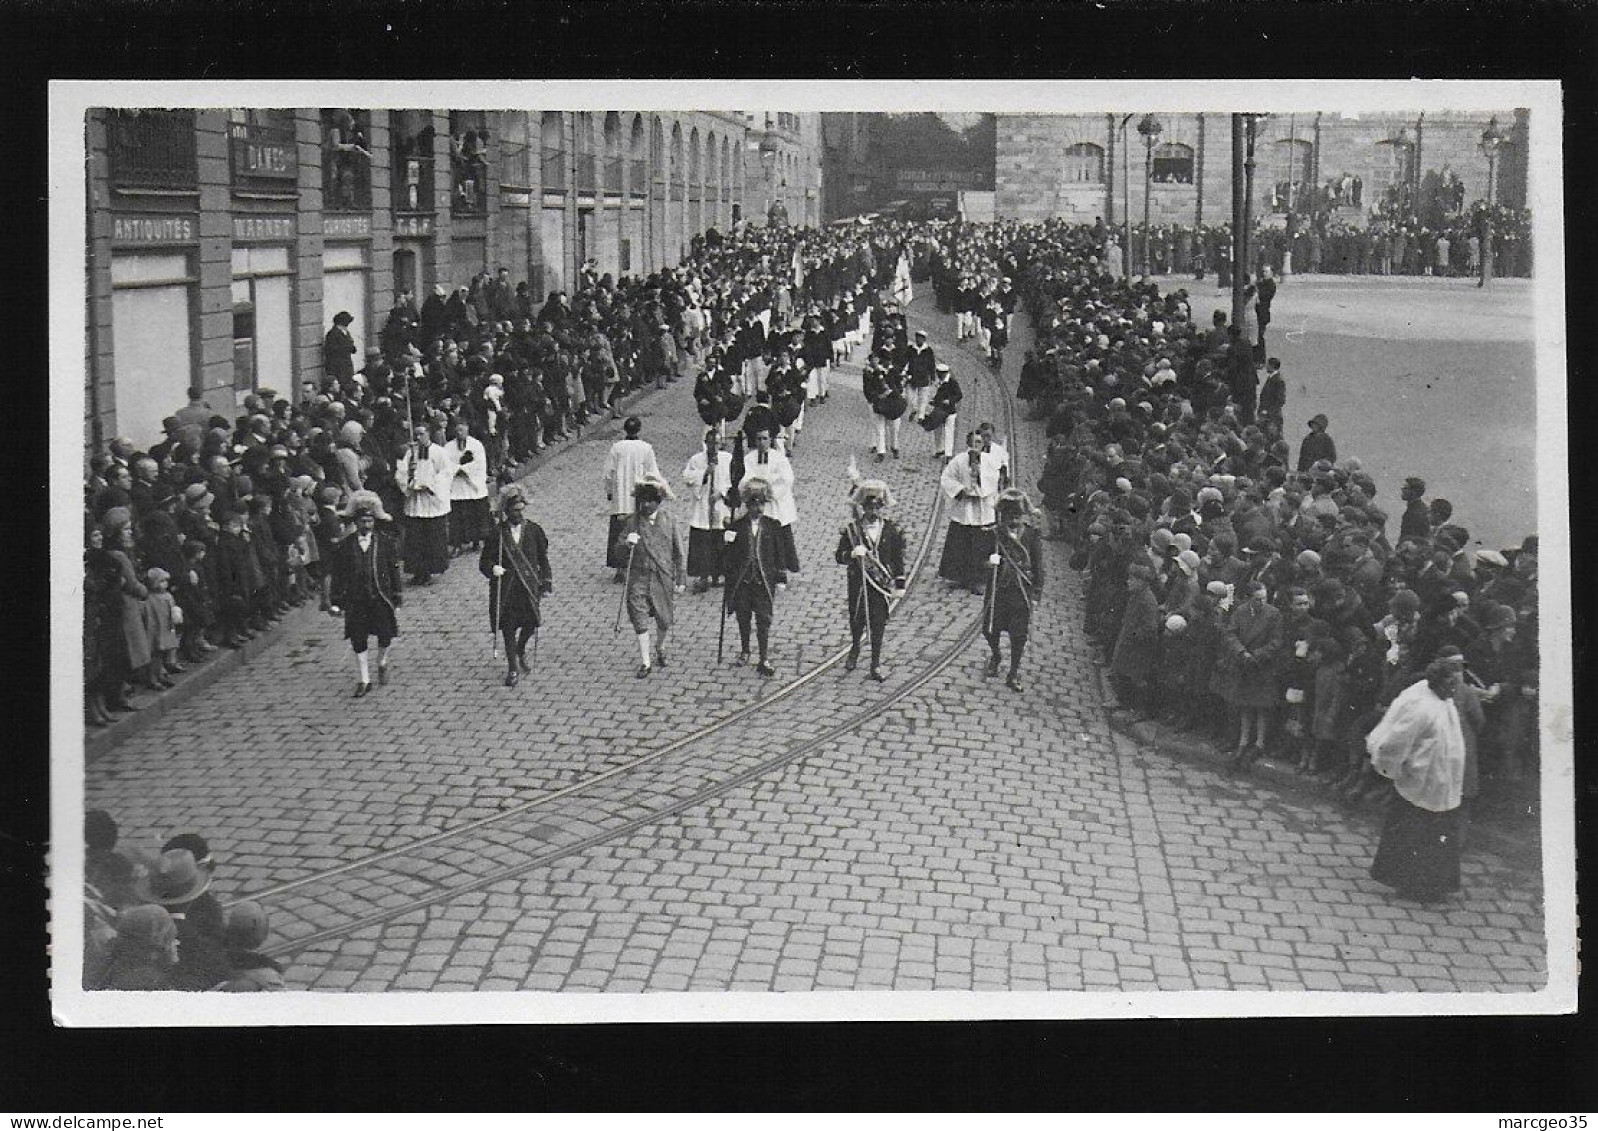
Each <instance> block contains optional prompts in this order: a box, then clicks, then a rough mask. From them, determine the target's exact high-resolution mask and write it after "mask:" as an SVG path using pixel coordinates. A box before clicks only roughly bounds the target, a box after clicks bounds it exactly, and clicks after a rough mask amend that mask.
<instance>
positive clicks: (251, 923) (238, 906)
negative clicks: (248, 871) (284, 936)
mask: <svg viewBox="0 0 1598 1131" xmlns="http://www.w3.org/2000/svg"><path fill="white" fill-rule="evenodd" d="M267 930H268V927H267V920H266V908H264V907H262V906H261V905H260V904H259V903H256V902H255V901H254V900H252V899H246V900H244V901H243V902H240V903H235V904H234V905H233V906H232V907H230V908H228V912H227V926H226V927H224V928H223V930H222V937H223V939H224V941H226V943H227V945H228V946H229V947H230V948H232V949H234V950H254V949H256V948H257V947H259V946H260V945H261V944H262V943H264V942H266V936H267Z"/></svg>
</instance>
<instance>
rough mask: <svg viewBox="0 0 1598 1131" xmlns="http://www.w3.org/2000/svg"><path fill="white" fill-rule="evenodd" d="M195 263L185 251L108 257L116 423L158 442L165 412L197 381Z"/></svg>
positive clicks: (138, 438)
mask: <svg viewBox="0 0 1598 1131" xmlns="http://www.w3.org/2000/svg"><path fill="white" fill-rule="evenodd" d="M197 282H198V279H197V278H196V276H195V272H194V264H193V262H192V260H191V259H190V257H189V255H187V254H185V253H181V252H180V253H162V254H137V255H117V256H114V257H113V258H112V260H111V286H112V292H111V340H112V342H113V343H114V344H115V351H116V352H115V355H114V357H113V359H112V378H113V381H114V392H113V397H114V404H115V408H116V429H117V431H118V432H120V433H122V434H123V435H124V436H128V437H131V438H132V439H133V441H134V443H136V444H139V445H141V446H142V445H144V444H148V443H154V442H155V440H156V439H157V438H159V437H160V435H161V419H162V418H163V417H164V416H166V415H167V414H168V413H170V412H174V411H175V410H176V409H178V408H179V407H181V406H182V405H183V404H184V403H185V402H186V400H187V393H188V389H189V387H190V386H191V385H192V384H193V383H194V377H195V366H194V345H193V333H194V325H195V311H194V308H195V305H196V300H197V298H198V291H197V289H196V285H195V284H196V283H197Z"/></svg>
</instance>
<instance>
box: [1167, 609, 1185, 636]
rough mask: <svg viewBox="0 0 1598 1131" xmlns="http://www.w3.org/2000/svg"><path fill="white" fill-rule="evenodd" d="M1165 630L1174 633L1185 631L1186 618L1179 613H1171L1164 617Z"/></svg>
mask: <svg viewBox="0 0 1598 1131" xmlns="http://www.w3.org/2000/svg"><path fill="white" fill-rule="evenodd" d="M1165 631H1166V632H1169V633H1171V634H1172V635H1175V634H1176V633H1179V632H1186V631H1187V618H1186V617H1184V616H1183V615H1182V614H1181V613H1172V614H1171V615H1170V616H1168V617H1166V618H1165Z"/></svg>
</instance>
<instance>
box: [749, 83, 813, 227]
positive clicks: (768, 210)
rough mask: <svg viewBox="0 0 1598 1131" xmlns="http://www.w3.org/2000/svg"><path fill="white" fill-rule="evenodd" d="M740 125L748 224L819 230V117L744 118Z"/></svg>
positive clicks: (769, 114)
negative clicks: (742, 128) (742, 126)
mask: <svg viewBox="0 0 1598 1131" xmlns="http://www.w3.org/2000/svg"><path fill="white" fill-rule="evenodd" d="M744 120H745V124H746V127H747V129H746V132H745V138H746V140H745V143H744V144H745V150H746V152H745V154H744V176H745V181H744V200H745V201H746V202H747V205H746V206H747V208H748V210H749V219H750V221H751V222H752V223H756V224H763V223H766V222H767V221H768V220H769V219H771V218H772V217H773V215H775V216H776V218H777V219H779V220H785V221H786V222H787V223H790V224H793V225H794V226H796V227H806V228H813V227H816V226H817V225H819V224H820V223H821V204H822V200H821V194H822V175H821V170H822V143H821V115H820V114H794V113H789V112H788V111H785V110H771V111H758V112H755V113H748V114H745V115H744ZM774 209H775V213H774V211H773V210H774Z"/></svg>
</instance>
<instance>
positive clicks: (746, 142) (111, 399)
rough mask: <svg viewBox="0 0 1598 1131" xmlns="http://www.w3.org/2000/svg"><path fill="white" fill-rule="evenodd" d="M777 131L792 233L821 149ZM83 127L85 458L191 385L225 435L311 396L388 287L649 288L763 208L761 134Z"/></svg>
mask: <svg viewBox="0 0 1598 1131" xmlns="http://www.w3.org/2000/svg"><path fill="white" fill-rule="evenodd" d="M773 117H774V118H775V117H776V116H775V115H773ZM811 117H815V116H814V115H812V116H811ZM783 118H784V120H785V121H786V120H787V119H789V118H793V119H795V121H796V126H795V128H793V129H791V130H782V129H776V130H775V133H776V134H777V136H776V137H775V138H773V139H772V142H771V144H773V145H774V146H775V147H776V159H775V161H774V162H773V167H774V173H775V176H774V177H773V178H772V181H773V183H774V184H775V186H776V191H775V193H774V194H773V195H772V196H771V198H770V199H781V200H784V201H785V203H786V205H787V207H788V210H789V215H790V217H792V218H793V219H794V222H796V223H802V222H804V221H805V219H806V218H807V217H809V218H810V221H811V222H814V221H815V217H816V216H819V187H820V186H819V170H820V156H819V151H820V139H819V126H817V127H816V128H815V129H814V130H810V131H807V130H806V129H805V128H804V127H803V116H795V115H786V114H784V115H783ZM85 126H86V142H87V159H88V221H89V223H88V247H87V249H86V251H87V255H86V271H87V283H88V301H87V310H86V329H87V334H86V338H85V351H86V352H85V361H86V373H87V387H86V393H87V411H86V418H85V440H86V442H87V443H88V444H90V445H91V446H97V445H99V444H100V443H102V442H103V441H104V440H105V439H108V438H109V437H111V436H114V435H119V434H120V435H126V436H128V437H130V438H132V439H134V440H135V441H138V442H141V443H148V442H152V441H154V440H156V439H158V438H159V437H160V434H161V428H160V422H161V419H162V418H163V417H165V416H167V415H170V414H171V413H172V412H173V411H175V410H176V409H178V408H180V407H182V406H183V404H184V403H185V402H186V393H187V390H188V389H189V388H190V387H191V386H193V387H198V388H199V389H201V390H202V391H203V393H204V395H205V399H206V403H208V404H209V405H211V406H212V407H213V408H214V409H215V410H216V411H218V412H220V413H222V414H223V415H227V416H231V415H232V414H233V411H234V408H235V406H236V404H237V403H238V402H239V401H240V400H242V398H243V397H244V396H245V395H247V394H248V393H250V392H252V391H254V390H257V389H260V388H271V389H274V390H277V391H278V392H280V393H290V392H291V391H292V390H294V389H296V388H297V387H298V385H299V383H300V382H302V381H306V380H315V379H318V378H319V377H320V375H321V371H322V353H321V347H322V339H323V337H324V335H325V334H326V332H327V329H328V327H329V325H330V324H331V319H332V317H333V315H334V314H336V313H337V312H339V311H340V310H347V311H349V313H350V314H351V315H352V316H353V318H354V319H355V321H354V324H353V325H352V326H351V330H352V332H353V333H354V335H355V337H356V340H357V343H358V345H359V346H361V347H365V346H366V345H368V344H371V343H372V341H373V340H374V338H375V335H376V333H377V331H378V329H379V328H380V327H381V325H382V323H383V320H384V319H385V318H386V316H387V312H388V310H389V309H390V308H391V307H392V305H393V302H394V299H395V296H396V294H397V293H398V291H399V290H400V289H401V288H409V289H411V290H412V291H413V293H414V294H415V295H416V298H417V301H418V302H420V301H421V299H422V298H423V297H425V295H426V294H427V293H429V292H430V291H431V289H432V287H433V286H434V284H439V285H442V286H443V287H445V288H446V289H449V288H453V287H456V286H464V285H466V283H467V282H468V281H469V280H470V279H471V278H472V276H473V275H475V274H477V273H478V272H480V271H483V270H497V268H499V267H501V266H503V267H506V268H507V269H508V270H509V272H510V277H511V279H512V280H513V281H516V282H520V281H522V280H526V281H528V282H529V283H530V284H531V286H532V289H533V291H534V292H535V294H537V295H539V296H540V297H542V295H543V294H544V293H546V292H548V291H550V290H554V289H560V288H563V287H566V286H568V285H570V282H571V280H572V279H574V278H575V277H576V274H577V272H578V271H579V269H580V268H581V266H582V265H583V264H584V263H585V262H587V261H589V260H593V261H594V263H595V265H596V267H597V269H598V271H599V272H600V273H602V274H603V273H607V272H608V273H609V274H611V275H613V276H616V277H620V276H622V275H634V276H636V275H640V274H647V273H649V272H651V271H654V270H657V269H658V268H660V267H662V266H667V265H671V264H675V263H676V262H678V261H679V260H680V258H681V256H682V255H683V253H684V252H685V251H686V249H687V247H688V244H689V241H690V240H691V239H692V238H693V237H694V236H696V235H698V234H700V233H703V232H705V231H706V230H708V229H709V228H712V227H716V228H719V229H721V230H722V231H728V230H730V229H731V228H732V226H733V225H734V224H735V223H737V222H738V221H740V220H741V219H743V218H744V217H745V213H746V211H747V213H748V219H749V220H750V221H752V222H754V223H763V222H765V217H766V212H767V207H768V205H769V203H770V200H769V199H768V198H767V196H766V195H765V193H764V192H763V191H762V185H763V183H764V180H763V177H764V169H763V167H762V165H761V161H760V156H761V155H760V152H759V147H760V146H761V145H762V144H765V143H766V138H767V136H768V134H770V133H772V132H773V131H766V130H764V129H753V128H751V125H750V120H749V116H748V115H746V114H744V113H743V112H694V113H668V112H641V111H625V110H618V111H609V112H604V113H600V112H594V113H573V112H568V111H558V110H546V111H538V110H533V111H528V110H514V111H508V110H440V109H414V110H406V109H364V108H349V107H338V108H293V109H251V110H223V109H206V110H138V111H128V110H112V109H96V110H92V111H90V112H89V114H88V115H87V121H86V123H85ZM812 134H814V135H815V136H811V135H812ZM751 194H753V195H751Z"/></svg>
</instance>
